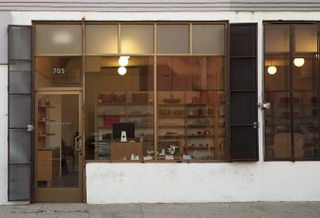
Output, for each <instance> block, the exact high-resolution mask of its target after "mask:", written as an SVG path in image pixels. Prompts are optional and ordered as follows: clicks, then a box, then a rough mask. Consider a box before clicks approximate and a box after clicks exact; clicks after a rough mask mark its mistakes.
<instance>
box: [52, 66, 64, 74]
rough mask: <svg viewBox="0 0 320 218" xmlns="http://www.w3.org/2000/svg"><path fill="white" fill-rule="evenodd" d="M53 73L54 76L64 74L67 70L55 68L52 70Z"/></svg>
mask: <svg viewBox="0 0 320 218" xmlns="http://www.w3.org/2000/svg"><path fill="white" fill-rule="evenodd" d="M52 73H53V74H64V73H65V70H64V68H60V67H54V68H52Z"/></svg>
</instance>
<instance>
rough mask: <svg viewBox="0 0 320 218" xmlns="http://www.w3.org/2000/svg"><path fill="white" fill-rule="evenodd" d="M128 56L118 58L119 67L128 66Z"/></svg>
mask: <svg viewBox="0 0 320 218" xmlns="http://www.w3.org/2000/svg"><path fill="white" fill-rule="evenodd" d="M129 58H130V57H129V56H120V57H119V60H118V63H119V65H120V66H121V67H125V66H127V65H128V63H129Z"/></svg>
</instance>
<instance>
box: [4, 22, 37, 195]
mask: <svg viewBox="0 0 320 218" xmlns="http://www.w3.org/2000/svg"><path fill="white" fill-rule="evenodd" d="M31 32H32V29H31V26H9V31H8V38H9V40H8V43H9V49H8V51H9V59H8V60H9V75H8V86H9V88H8V98H9V104H8V105H9V108H8V111H9V117H8V119H9V120H8V125H9V128H8V131H9V132H8V136H9V138H8V139H9V140H8V146H9V147H8V152H9V155H8V178H9V184H8V188H9V191H8V199H9V201H19V200H24V201H29V200H30V198H31V167H32V165H31V154H32V149H31V148H32V132H31V130H32V126H30V125H31V124H32V67H31V64H32V58H31V57H32V56H31V54H32V51H31V47H32V46H31V42H32V40H31ZM28 125H29V131H28Z"/></svg>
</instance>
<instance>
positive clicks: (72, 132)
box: [34, 89, 83, 202]
mask: <svg viewBox="0 0 320 218" xmlns="http://www.w3.org/2000/svg"><path fill="white" fill-rule="evenodd" d="M81 108H82V92H81V90H73V91H70V90H68V91H65V90H59V89H51V90H47V91H45V90H44V91H37V92H36V94H35V125H36V126H35V127H36V128H35V149H34V152H35V153H34V156H35V162H34V163H35V168H34V169H35V170H34V171H35V174H34V175H35V177H34V190H35V192H34V200H35V201H36V202H81V201H82V199H83V198H82V192H83V191H82V175H83V170H82V169H83V167H82V166H83V163H82V161H83V159H82V147H83V146H82V145H83V143H82V138H83V137H82V110H81Z"/></svg>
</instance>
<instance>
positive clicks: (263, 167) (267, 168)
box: [87, 162, 320, 204]
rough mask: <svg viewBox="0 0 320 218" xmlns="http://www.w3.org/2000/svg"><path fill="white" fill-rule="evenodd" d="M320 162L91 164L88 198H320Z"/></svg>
mask: <svg viewBox="0 0 320 218" xmlns="http://www.w3.org/2000/svg"><path fill="white" fill-rule="evenodd" d="M319 184H320V163H319V162H299V163H297V162H296V163H290V162H268V163H210V164H209V163H208V164H202V163H198V164H197V163H192V164H187V163H185V164H167V163H150V164H149V163H147V164H139V163H138V164H130V163H121V164H110V163H89V164H87V202H88V203H89V204H105V203H139V202H145V203H159V202H161V203H166V202H179V203H184V202H246V201H320V187H319Z"/></svg>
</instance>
